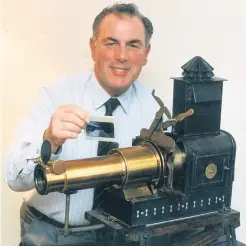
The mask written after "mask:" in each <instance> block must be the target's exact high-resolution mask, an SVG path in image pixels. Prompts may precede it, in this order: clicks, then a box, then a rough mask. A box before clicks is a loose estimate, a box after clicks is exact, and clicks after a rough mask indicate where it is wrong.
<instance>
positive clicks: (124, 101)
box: [89, 72, 133, 114]
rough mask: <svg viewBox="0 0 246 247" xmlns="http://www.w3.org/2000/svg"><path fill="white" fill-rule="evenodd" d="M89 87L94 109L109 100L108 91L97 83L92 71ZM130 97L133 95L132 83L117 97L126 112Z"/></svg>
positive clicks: (128, 107) (128, 108)
mask: <svg viewBox="0 0 246 247" xmlns="http://www.w3.org/2000/svg"><path fill="white" fill-rule="evenodd" d="M89 87H90V88H91V92H92V98H93V104H94V109H95V110H97V109H98V108H100V107H101V106H102V105H103V104H104V103H105V102H106V101H107V100H109V98H111V96H110V95H109V94H108V92H107V91H105V90H104V89H103V88H102V86H101V85H100V84H99V82H98V81H97V79H96V76H95V73H94V72H93V73H92V76H91V79H90V83H89ZM132 97H133V88H132V85H131V86H130V87H129V88H128V90H127V91H126V92H125V93H123V94H122V95H120V96H119V97H117V98H118V100H119V101H120V104H121V106H122V108H123V110H124V111H125V113H126V114H128V112H129V110H130V105H131V101H132Z"/></svg>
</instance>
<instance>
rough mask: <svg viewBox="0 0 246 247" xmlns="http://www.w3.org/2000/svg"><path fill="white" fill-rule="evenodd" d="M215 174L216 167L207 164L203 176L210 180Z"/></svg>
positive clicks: (212, 164)
mask: <svg viewBox="0 0 246 247" xmlns="http://www.w3.org/2000/svg"><path fill="white" fill-rule="evenodd" d="M216 173H217V166H216V165H215V164H214V163H211V164H209V165H208V166H207V167H206V170H205V175H206V177H207V178H208V179H212V178H213V177H214V176H215V175H216Z"/></svg>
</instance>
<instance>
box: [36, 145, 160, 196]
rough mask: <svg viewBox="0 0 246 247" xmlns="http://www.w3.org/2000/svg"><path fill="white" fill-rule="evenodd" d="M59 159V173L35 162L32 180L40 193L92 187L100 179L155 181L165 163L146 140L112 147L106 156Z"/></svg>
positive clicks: (113, 181) (120, 181) (110, 181)
mask: <svg viewBox="0 0 246 247" xmlns="http://www.w3.org/2000/svg"><path fill="white" fill-rule="evenodd" d="M60 162H61V165H62V166H64V167H65V172H63V173H61V174H56V173H55V172H54V170H53V167H52V165H50V166H46V167H42V166H41V165H38V166H36V168H35V171H34V182H35V187H36V189H37V191H38V193H39V194H48V193H50V192H54V191H59V192H66V191H69V190H79V189H86V188H94V187H96V186H97V185H98V184H101V183H110V184H117V185H125V184H129V183H135V182H146V181H157V180H158V179H159V178H160V174H161V173H162V171H163V165H164V164H163V162H162V159H161V157H160V155H159V153H158V152H157V150H156V147H154V146H153V145H152V144H151V143H148V142H146V143H145V144H143V146H135V147H129V148H120V149H115V150H112V151H111V152H110V153H109V154H108V155H106V156H101V157H96V158H90V159H80V160H70V161H60Z"/></svg>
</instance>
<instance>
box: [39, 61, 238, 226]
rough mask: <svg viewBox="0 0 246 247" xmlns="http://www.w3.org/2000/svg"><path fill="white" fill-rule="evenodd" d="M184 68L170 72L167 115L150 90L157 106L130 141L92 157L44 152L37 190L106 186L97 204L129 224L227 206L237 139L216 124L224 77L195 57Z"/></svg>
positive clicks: (66, 190)
mask: <svg viewBox="0 0 246 247" xmlns="http://www.w3.org/2000/svg"><path fill="white" fill-rule="evenodd" d="M182 69H183V74H182V75H183V76H182V77H177V78H173V79H174V90H173V112H172V115H173V117H171V114H170V113H169V111H168V110H167V108H166V107H165V106H164V104H163V102H162V101H161V100H160V99H159V98H158V97H156V96H155V94H154V92H153V97H154V98H155V99H156V101H157V102H158V104H159V105H160V110H159V111H158V112H157V113H156V116H155V119H154V121H153V122H152V124H151V126H150V128H149V129H142V130H141V132H140V135H139V136H137V137H135V139H133V146H132V147H128V148H118V149H114V150H111V151H110V152H109V153H108V155H105V156H101V157H95V158H90V159H81V160H69V161H63V160H56V161H49V159H47V158H45V159H46V161H45V162H41V163H40V164H38V165H37V166H36V167H35V171H34V181H35V186H36V190H37V192H38V193H39V194H41V195H45V194H48V193H51V192H55V191H56V192H61V193H66V194H69V193H70V192H76V191H77V190H81V189H86V188H95V187H98V186H100V185H107V186H106V189H105V191H104V193H103V194H102V197H101V200H100V203H99V204H98V205H97V209H98V210H100V211H101V212H102V213H105V214H108V215H110V216H112V217H114V218H115V219H117V220H119V222H123V224H124V225H127V226H128V227H137V226H144V225H146V224H153V223H158V222H168V221H171V220H174V219H179V218H185V217H189V216H195V215H197V216H199V215H204V214H210V213H213V212H216V211H220V210H222V211H223V210H229V209H230V205H231V196H232V183H233V180H234V163H235V153H236V144H235V141H234V139H233V137H232V136H231V135H230V134H229V133H228V132H226V131H223V130H221V129H220V121H221V104H222V88H223V81H224V79H221V78H217V77H214V74H213V72H212V71H213V68H212V67H211V66H210V65H209V64H208V63H207V62H206V61H205V60H203V59H202V58H201V57H194V58H193V59H191V60H190V61H189V62H187V63H186V64H185V65H184V66H182ZM163 114H166V115H167V118H168V120H167V121H165V122H163ZM170 126H172V132H171V133H168V132H165V130H166V129H167V128H169V127H170Z"/></svg>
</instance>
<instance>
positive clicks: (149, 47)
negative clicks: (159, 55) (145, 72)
mask: <svg viewBox="0 0 246 247" xmlns="http://www.w3.org/2000/svg"><path fill="white" fill-rule="evenodd" d="M150 49H151V45H150V44H148V45H147V47H146V48H145V58H144V62H143V65H145V64H146V63H147V62H148V55H149V52H150Z"/></svg>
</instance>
